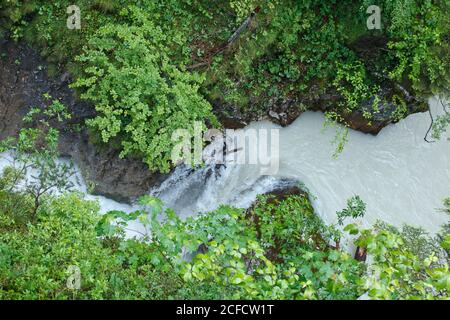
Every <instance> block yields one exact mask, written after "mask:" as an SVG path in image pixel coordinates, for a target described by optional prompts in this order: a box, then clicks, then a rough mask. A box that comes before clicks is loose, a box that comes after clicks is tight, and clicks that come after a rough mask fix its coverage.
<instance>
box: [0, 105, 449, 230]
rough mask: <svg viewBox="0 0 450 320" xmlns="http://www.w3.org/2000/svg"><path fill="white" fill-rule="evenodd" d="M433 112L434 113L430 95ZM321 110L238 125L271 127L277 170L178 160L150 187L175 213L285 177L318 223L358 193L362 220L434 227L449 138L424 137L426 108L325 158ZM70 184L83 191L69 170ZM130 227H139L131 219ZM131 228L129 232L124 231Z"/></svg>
mask: <svg viewBox="0 0 450 320" xmlns="http://www.w3.org/2000/svg"><path fill="white" fill-rule="evenodd" d="M431 106H432V111H433V113H434V114H437V113H439V112H442V108H441V107H440V106H439V105H438V102H437V101H436V100H434V99H433V100H431ZM323 122H324V115H323V114H322V113H319V112H305V113H303V114H302V115H301V116H300V117H299V118H298V119H297V120H296V121H295V122H294V123H292V124H291V125H290V126H288V127H285V128H280V127H279V126H277V125H274V124H272V123H270V122H268V121H260V122H255V123H252V124H251V125H250V126H248V127H247V128H246V129H251V128H255V129H260V128H267V129H279V143H280V144H279V145H280V148H279V171H278V173H277V174H276V175H275V176H263V175H261V170H260V169H261V168H260V167H259V166H258V165H236V164H234V165H227V166H226V167H225V166H214V165H209V166H206V167H205V168H203V169H199V170H195V171H194V170H192V169H189V168H187V167H185V166H180V167H178V168H176V169H175V170H174V172H173V173H172V174H171V175H170V176H169V178H168V179H167V180H166V181H164V182H163V183H162V184H161V185H160V186H158V187H155V188H153V189H152V190H150V192H149V193H150V194H151V195H154V196H157V197H159V198H161V200H163V202H164V203H165V205H166V206H167V207H170V208H172V209H174V210H175V211H176V212H177V213H179V214H180V215H182V216H187V215H193V214H195V213H198V212H206V211H210V210H213V209H215V208H217V207H218V206H219V205H220V204H229V205H233V206H236V207H242V208H245V207H248V206H250V205H251V203H252V202H253V201H254V200H255V199H256V196H257V195H258V194H262V193H265V192H268V191H271V190H273V189H274V188H276V187H277V186H279V185H280V184H283V183H285V180H284V178H288V179H293V180H297V181H300V182H302V184H303V185H304V186H306V187H307V188H308V190H309V191H310V193H311V194H312V196H313V197H312V202H313V206H314V208H315V210H316V212H317V213H318V214H319V215H320V216H321V217H322V218H323V219H324V220H325V222H326V223H333V222H335V220H336V212H337V211H339V210H342V209H343V208H344V207H345V206H346V200H347V199H348V198H350V197H351V196H353V195H359V196H360V197H361V198H362V199H363V200H364V201H365V202H366V204H367V213H366V216H365V217H364V224H366V225H369V224H372V223H374V222H375V221H376V220H377V219H381V220H384V221H386V222H388V223H391V224H394V225H396V226H400V225H401V224H403V223H406V224H410V225H414V226H421V227H423V228H424V229H426V230H428V231H430V232H436V231H438V230H439V228H440V226H441V225H442V224H443V223H445V222H447V221H448V220H449V217H448V216H446V215H445V214H443V213H442V212H440V211H439V208H441V207H442V200H443V199H444V198H445V197H448V196H450V184H449V181H450V162H449V161H450V142H448V141H446V139H445V138H444V139H442V140H441V141H438V142H435V143H426V142H425V141H424V139H423V138H424V135H425V133H426V131H427V129H428V127H429V124H430V119H429V116H428V114H427V113H420V114H414V115H410V116H408V117H407V118H406V119H404V120H402V121H400V122H399V123H397V124H395V125H389V126H387V127H386V128H384V129H383V130H382V131H381V132H380V134H378V136H372V135H369V134H363V133H361V132H357V131H353V130H350V132H349V139H348V142H347V143H346V145H345V149H344V151H343V153H342V154H340V155H339V157H338V158H337V159H335V158H333V157H332V154H333V152H334V146H333V145H332V144H331V140H332V139H333V137H334V135H335V131H334V130H327V131H325V132H323ZM2 156H3V157H0V170H1V169H2V168H3V167H5V166H6V165H8V164H9V160H10V154H8V153H5V154H3V155H2ZM77 176H78V181H81V184H77V187H76V189H78V190H79V191H82V192H84V193H86V192H87V190H86V185H85V183H84V182H83V179H82V178H81V174H80V172H79V170H77ZM86 198H87V199H90V200H97V201H99V204H100V206H101V213H105V212H107V211H109V210H122V211H125V212H131V211H133V210H135V209H137V206H131V205H127V204H123V203H118V202H115V201H113V200H110V199H107V198H105V197H101V196H93V195H88V194H87V195H86ZM129 227H130V229H132V230H138V231H140V232H142V231H143V229H142V226H140V225H139V223H137V222H135V223H132V224H130V225H129ZM133 234H139V233H135V232H133V231H130V232H129V235H133Z"/></svg>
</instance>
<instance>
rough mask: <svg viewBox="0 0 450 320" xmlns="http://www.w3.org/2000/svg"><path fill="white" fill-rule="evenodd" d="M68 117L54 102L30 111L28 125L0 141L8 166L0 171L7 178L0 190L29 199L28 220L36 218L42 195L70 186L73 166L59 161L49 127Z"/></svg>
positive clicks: (55, 133)
mask: <svg viewBox="0 0 450 320" xmlns="http://www.w3.org/2000/svg"><path fill="white" fill-rule="evenodd" d="M47 98H48V99H50V98H51V97H50V96H47ZM38 116H40V117H38ZM37 118H39V119H37ZM68 118H70V115H69V114H67V113H66V111H65V107H64V105H62V104H61V103H60V102H59V101H58V100H54V101H53V102H52V104H51V105H50V106H48V107H47V108H45V109H44V110H41V109H39V108H32V109H31V111H30V112H29V113H28V114H27V116H26V117H25V118H24V122H25V123H26V124H28V125H30V126H29V127H26V128H22V129H21V130H20V131H19V134H18V136H17V137H16V138H12V137H10V138H7V139H5V140H3V141H1V142H0V152H2V153H3V157H4V158H5V159H7V160H8V161H9V162H10V166H9V167H8V168H7V169H5V170H4V171H3V174H4V175H6V176H7V179H4V180H3V182H4V183H3V184H2V186H1V187H2V189H3V191H7V192H9V193H23V194H25V195H27V196H28V199H31V201H32V209H31V218H32V219H35V218H36V214H37V212H38V209H39V206H40V205H41V203H42V199H43V197H44V196H45V195H48V194H53V193H55V192H63V191H66V190H69V189H70V188H72V187H73V183H72V182H70V177H71V176H73V174H74V170H73V165H72V163H67V162H63V161H61V160H59V152H58V140H59V131H58V130H57V129H55V128H53V127H52V126H51V125H50V122H52V121H54V120H56V121H57V122H62V121H63V120H65V119H68ZM31 124H33V126H31ZM7 152H8V154H6V153H7Z"/></svg>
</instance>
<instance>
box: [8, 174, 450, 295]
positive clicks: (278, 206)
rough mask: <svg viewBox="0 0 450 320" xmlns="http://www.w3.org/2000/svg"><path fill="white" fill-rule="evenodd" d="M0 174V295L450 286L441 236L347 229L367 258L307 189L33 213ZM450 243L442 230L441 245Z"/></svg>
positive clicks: (409, 291) (66, 201)
mask: <svg viewBox="0 0 450 320" xmlns="http://www.w3.org/2000/svg"><path fill="white" fill-rule="evenodd" d="M1 183H2V184H1V188H2V191H1V198H2V202H1V203H2V207H1V211H0V231H1V232H0V298H2V299H169V298H180V299H181V298H183V299H194V298H195V299H197V298H201V299H219V298H222V299H223V298H232V299H234V298H241V299H256V298H259V299H261V298H265V299H355V298H357V297H359V296H360V295H362V294H363V293H365V292H368V294H369V296H370V297H372V298H376V299H377V298H378V299H416V298H422V299H439V298H448V292H449V290H450V273H449V270H448V255H445V253H444V252H443V251H442V248H440V246H439V243H441V242H442V239H431V238H430V237H429V236H427V235H426V234H424V233H423V231H421V230H418V229H413V228H409V229H406V231H405V230H403V232H401V231H398V230H396V229H394V228H392V227H389V226H383V225H380V226H377V227H376V228H374V229H371V230H361V231H357V230H356V229H355V228H354V226H351V227H349V228H347V229H348V230H350V232H351V233H352V234H355V233H356V232H360V233H359V234H358V236H359V238H358V240H357V243H358V244H359V245H361V246H364V247H365V248H367V252H368V254H369V255H370V256H371V257H372V259H373V262H372V263H371V264H370V265H366V264H364V263H363V262H360V261H357V260H355V259H353V257H351V256H350V255H349V254H348V253H346V252H345V250H341V249H339V248H338V247H336V242H335V241H336V240H337V239H338V238H336V236H338V234H337V231H336V230H335V229H334V228H333V227H326V226H324V225H323V223H322V222H321V221H320V220H319V219H318V218H317V216H315V215H314V213H313V212H312V209H311V206H310V204H309V202H308V199H307V197H306V196H292V197H290V198H287V199H285V200H283V201H281V202H278V201H277V200H274V199H271V198H267V197H262V198H260V199H259V202H258V204H257V205H256V206H255V207H254V208H253V209H251V210H249V211H247V212H246V211H245V210H241V209H235V208H231V207H221V208H219V209H218V210H216V211H214V212H210V213H207V214H200V215H198V216H197V217H196V218H190V219H187V220H186V221H181V220H180V219H179V218H178V217H177V215H176V214H175V213H174V212H172V211H170V210H168V211H166V212H165V213H164V215H163V217H164V218H163V219H162V220H158V219H156V216H157V215H158V214H159V213H161V210H160V209H159V208H160V206H161V204H160V203H158V201H157V200H156V199H152V198H143V199H142V200H141V201H142V204H143V205H145V208H146V209H143V210H142V211H141V212H136V213H134V214H131V215H125V214H124V213H121V212H111V213H109V214H108V215H105V216H100V215H99V214H98V205H97V204H96V203H95V202H90V201H85V200H83V199H82V197H81V195H78V194H66V195H64V196H60V197H56V198H52V197H50V198H47V200H46V201H45V202H44V203H43V205H42V206H40V208H39V211H38V214H37V215H36V216H32V215H31V214H30V210H27V209H29V207H28V206H27V201H28V197H27V195H26V194H23V193H20V192H14V193H9V192H8V191H6V189H7V188H8V184H7V181H5V180H2V182H1ZM10 198H14V202H15V203H16V207H15V208H14V210H11V208H10V207H8V205H10V201H5V200H8V199H10ZM17 201H18V202H17ZM17 203H20V206H19V207H17ZM12 211H13V212H14V215H12V214H11V212H12ZM119 217H123V219H124V220H128V219H134V218H140V219H141V221H142V222H143V223H144V224H146V225H147V226H149V227H151V229H152V235H151V236H149V237H143V238H141V239H125V238H124V232H123V229H122V227H121V225H122V224H120V223H119V225H117V224H116V225H111V224H110V223H111V220H112V219H113V218H114V219H116V218H119ZM447 232H448V230H447ZM442 237H444V236H442ZM449 240H450V239H449V236H448V233H447V235H446V238H445V240H444V241H443V242H442V246H444V247H445V248H447V249H448V248H449ZM187 253H191V255H190V257H191V258H192V260H189V256H188V257H186V254H187ZM71 266H76V267H77V268H79V270H80V275H81V282H80V283H81V287H80V289H79V290H76V289H70V287H68V286H67V280H68V278H69V276H70V267H71Z"/></svg>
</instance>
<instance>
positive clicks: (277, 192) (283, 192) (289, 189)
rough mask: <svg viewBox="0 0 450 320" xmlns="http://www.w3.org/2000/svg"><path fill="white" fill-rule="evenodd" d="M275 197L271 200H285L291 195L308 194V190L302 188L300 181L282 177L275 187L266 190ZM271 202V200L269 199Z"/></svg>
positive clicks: (267, 193)
mask: <svg viewBox="0 0 450 320" xmlns="http://www.w3.org/2000/svg"><path fill="white" fill-rule="evenodd" d="M265 195H270V196H272V197H273V198H272V199H271V201H275V200H276V201H283V200H285V199H286V198H288V197H290V196H300V195H301V196H308V192H306V191H305V190H303V189H302V188H301V185H300V182H299V181H297V180H292V179H281V180H280V181H279V182H278V183H277V184H276V185H275V187H274V188H273V189H272V190H270V191H268V192H266V193H265ZM269 202H270V201H269Z"/></svg>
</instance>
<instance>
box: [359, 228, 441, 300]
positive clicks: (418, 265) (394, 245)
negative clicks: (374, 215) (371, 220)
mask: <svg viewBox="0 0 450 320" xmlns="http://www.w3.org/2000/svg"><path fill="white" fill-rule="evenodd" d="M389 229H390V228H386V227H385V226H383V225H378V226H375V227H374V228H373V229H371V230H362V231H360V236H359V238H358V240H357V241H356V244H357V245H359V246H360V247H364V248H367V252H368V254H370V256H371V263H370V265H369V266H368V274H367V276H366V277H365V278H364V279H363V280H364V281H363V286H364V288H366V290H368V292H369V297H371V298H372V299H448V292H449V290H450V272H449V268H448V261H445V260H444V261H443V260H442V259H439V256H438V255H437V254H438V253H439V250H438V251H436V249H431V250H430V247H429V245H430V241H429V240H427V239H425V238H424V237H423V233H422V232H421V231H420V230H417V229H416V230H414V232H413V233H412V234H413V235H414V236H417V234H418V232H419V238H411V237H410V235H411V229H410V230H408V229H406V230H403V231H402V233H401V234H399V233H398V232H396V231H392V230H389ZM420 242H422V243H420ZM423 242H425V245H424V243H423ZM427 251H428V253H429V255H428V256H427V257H425V258H423V257H421V255H422V254H424V253H425V252H427Z"/></svg>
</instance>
